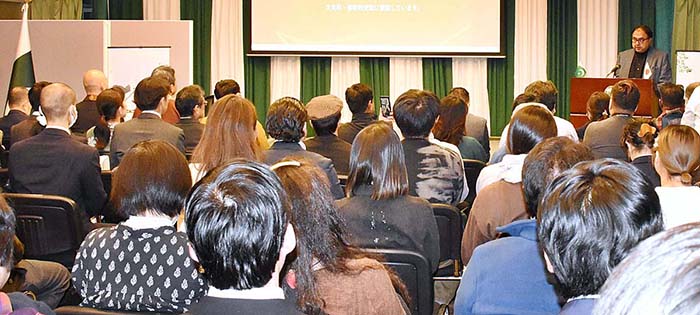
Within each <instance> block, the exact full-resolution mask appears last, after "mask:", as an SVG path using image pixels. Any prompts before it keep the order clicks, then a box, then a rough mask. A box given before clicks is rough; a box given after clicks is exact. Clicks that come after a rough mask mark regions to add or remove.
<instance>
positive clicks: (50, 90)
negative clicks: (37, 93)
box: [41, 83, 75, 125]
mask: <svg viewBox="0 0 700 315" xmlns="http://www.w3.org/2000/svg"><path fill="white" fill-rule="evenodd" d="M74 104H75V92H74V91H73V89H71V88H70V86H67V85H65V84H63V83H53V84H51V85H49V86H47V87H45V88H44V89H42V90H41V110H42V111H43V112H44V115H45V116H46V120H47V121H48V123H49V124H60V125H64V124H65V125H69V124H70V120H71V119H70V115H69V114H70V107H71V106H72V105H74Z"/></svg>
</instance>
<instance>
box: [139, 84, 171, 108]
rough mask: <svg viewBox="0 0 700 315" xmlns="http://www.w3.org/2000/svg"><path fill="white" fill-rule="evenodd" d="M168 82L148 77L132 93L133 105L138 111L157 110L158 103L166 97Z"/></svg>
mask: <svg viewBox="0 0 700 315" xmlns="http://www.w3.org/2000/svg"><path fill="white" fill-rule="evenodd" d="M169 89H170V88H169V87H168V82H166V81H165V80H163V79H159V78H157V77H148V78H145V79H143V80H141V82H139V84H138V85H136V90H135V91H134V103H136V107H138V108H139V109H140V110H142V111H145V110H154V109H156V108H158V103H159V102H160V100H161V99H162V98H164V97H167V96H168V91H169Z"/></svg>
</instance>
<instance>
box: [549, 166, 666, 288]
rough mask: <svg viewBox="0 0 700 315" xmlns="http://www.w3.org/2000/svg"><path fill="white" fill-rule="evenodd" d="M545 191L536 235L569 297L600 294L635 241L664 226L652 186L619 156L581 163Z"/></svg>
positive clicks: (657, 199) (555, 180)
mask: <svg viewBox="0 0 700 315" xmlns="http://www.w3.org/2000/svg"><path fill="white" fill-rule="evenodd" d="M543 196H544V198H543V199H542V202H541V203H540V206H539V208H538V213H537V236H538V238H539V240H540V244H541V245H542V247H543V249H544V251H545V253H546V254H547V257H548V258H549V261H550V262H551V264H552V266H553V268H554V275H555V276H556V278H557V280H558V281H559V283H560V286H561V287H560V289H561V292H560V293H561V294H562V296H563V297H564V298H567V299H568V298H572V297H576V296H580V295H589V294H595V293H597V292H598V290H599V289H600V287H601V286H602V285H603V283H604V282H605V280H606V279H607V278H608V275H609V274H610V272H611V271H612V269H613V268H615V266H616V265H617V264H618V263H620V261H622V259H624V258H625V256H626V255H627V253H628V252H629V251H630V250H631V249H632V248H633V247H634V246H636V245H637V243H639V242H640V241H642V240H643V239H645V238H647V237H649V236H651V235H653V234H655V233H656V232H659V231H661V230H663V219H662V216H661V206H660V205H659V197H658V196H657V195H656V192H655V191H654V187H653V185H652V184H650V183H649V181H647V180H646V177H645V176H644V175H643V174H642V173H641V172H640V171H639V170H638V169H637V168H636V167H634V166H632V165H631V164H628V163H625V162H622V161H618V160H615V159H602V160H595V161H590V162H581V163H579V164H577V165H576V166H574V168H572V169H569V170H567V171H564V172H563V173H562V174H560V175H559V176H558V177H557V178H556V179H554V181H552V182H551V183H550V184H549V185H548V186H547V188H546V189H545V191H544V193H543Z"/></svg>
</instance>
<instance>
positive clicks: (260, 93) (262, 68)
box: [243, 1, 270, 125]
mask: <svg viewBox="0 0 700 315" xmlns="http://www.w3.org/2000/svg"><path fill="white" fill-rule="evenodd" d="M249 10H250V1H243V12H249ZM249 25H250V15H248V14H244V15H243V47H245V50H246V51H247V50H248V48H249V47H250V27H249ZM243 63H244V65H243V71H244V73H245V97H246V98H247V99H249V100H250V101H251V102H253V104H254V105H255V111H256V113H257V115H258V120H259V121H260V122H261V123H262V124H263V125H265V117H266V116H267V109H268V107H270V57H249V56H248V54H247V53H244V54H243Z"/></svg>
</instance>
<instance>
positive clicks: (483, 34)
mask: <svg viewBox="0 0 700 315" xmlns="http://www.w3.org/2000/svg"><path fill="white" fill-rule="evenodd" d="M249 8H250V12H247V13H248V14H249V15H248V16H249V17H250V18H249V23H250V24H249V28H248V29H249V30H250V32H249V34H247V35H248V36H249V39H250V41H249V42H250V46H249V47H247V49H248V53H249V54H251V55H278V54H281V55H285V54H286V55H416V56H426V55H434V56H462V55H478V56H494V57H497V56H504V55H505V40H504V36H503V31H504V30H503V25H504V19H503V0H501V1H491V0H486V1H484V0H374V1H372V0H365V1H362V0H288V1H279V0H251V1H250V5H249Z"/></svg>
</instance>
